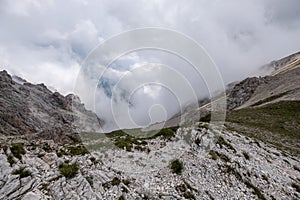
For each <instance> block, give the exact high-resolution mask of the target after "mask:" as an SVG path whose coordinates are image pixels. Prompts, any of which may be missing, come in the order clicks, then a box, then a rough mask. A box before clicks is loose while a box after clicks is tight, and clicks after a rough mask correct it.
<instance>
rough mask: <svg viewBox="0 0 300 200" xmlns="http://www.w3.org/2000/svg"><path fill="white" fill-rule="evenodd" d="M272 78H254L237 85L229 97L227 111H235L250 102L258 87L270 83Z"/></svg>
mask: <svg viewBox="0 0 300 200" xmlns="http://www.w3.org/2000/svg"><path fill="white" fill-rule="evenodd" d="M269 79H270V77H268V76H266V77H252V78H246V79H245V80H243V81H241V82H239V83H238V84H236V85H235V86H234V87H233V89H232V90H231V91H230V92H229V94H228V96H227V109H228V110H233V109H235V108H237V107H239V106H241V105H243V104H244V103H245V102H246V101H248V100H249V99H250V98H251V97H252V95H253V93H254V92H255V90H256V89H257V87H258V86H259V85H260V84H262V83H266V82H268V80H269Z"/></svg>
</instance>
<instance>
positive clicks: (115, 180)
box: [111, 177, 121, 185]
mask: <svg viewBox="0 0 300 200" xmlns="http://www.w3.org/2000/svg"><path fill="white" fill-rule="evenodd" d="M120 183H121V180H120V179H119V178H118V177H114V178H113V180H112V181H111V184H112V185H120Z"/></svg>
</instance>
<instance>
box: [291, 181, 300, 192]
mask: <svg viewBox="0 0 300 200" xmlns="http://www.w3.org/2000/svg"><path fill="white" fill-rule="evenodd" d="M292 187H293V188H295V190H296V191H297V192H299V193H300V186H299V185H297V184H296V183H292Z"/></svg>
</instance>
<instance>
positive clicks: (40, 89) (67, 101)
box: [0, 71, 100, 143]
mask: <svg viewBox="0 0 300 200" xmlns="http://www.w3.org/2000/svg"><path fill="white" fill-rule="evenodd" d="M99 122H100V120H99V119H98V117H97V116H96V115H95V114H93V113H92V112H89V111H87V110H85V109H84V106H83V105H82V104H81V103H80V100H79V98H78V97H76V96H75V95H72V94H70V95H67V96H63V95H61V94H59V93H58V92H54V93H53V92H51V91H50V90H48V89H47V87H46V86H45V85H44V84H37V85H34V84H31V83H28V82H24V81H22V82H21V81H16V79H13V78H12V77H11V76H10V75H9V74H8V73H7V72H6V71H1V72H0V134H2V135H6V136H12V135H14V136H22V135H23V136H24V135H26V136H25V137H31V136H34V137H43V138H44V139H53V140H54V141H56V142H61V143H67V142H72V141H74V140H79V137H78V135H77V133H80V132H81V131H91V130H94V131H95V130H96V129H97V126H99Z"/></svg>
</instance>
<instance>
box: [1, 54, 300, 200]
mask: <svg viewBox="0 0 300 200" xmlns="http://www.w3.org/2000/svg"><path fill="white" fill-rule="evenodd" d="M293 58H295V57H293ZM287 60H288V59H287ZM290 61H291V60H290ZM290 61H288V62H282V63H286V64H282V66H281V67H280V68H278V69H275V71H274V70H272V71H273V73H272V74H270V75H268V76H265V77H249V78H247V79H245V80H243V81H241V82H239V83H237V84H235V85H234V86H231V87H229V89H228V91H227V106H228V107H227V108H228V111H227V116H226V122H225V125H224V126H222V127H215V126H209V123H208V121H209V120H210V116H209V111H210V104H209V103H206V101H205V102H204V105H202V106H201V107H200V108H198V109H196V110H193V111H188V113H186V115H185V119H187V120H188V119H189V115H194V114H196V113H199V112H201V111H203V110H205V112H203V113H204V114H203V115H202V118H201V119H200V121H197V122H194V123H190V124H189V125H187V126H182V127H180V126H178V120H177V121H176V118H174V119H172V120H173V121H169V122H168V126H167V127H165V128H163V129H161V130H159V131H157V132H154V133H153V132H152V131H153V129H151V128H149V129H148V132H147V131H146V132H145V130H143V129H131V130H118V131H114V132H111V133H106V134H95V133H93V132H94V131H96V130H97V126H98V125H99V121H100V123H101V120H100V119H99V118H98V117H96V116H95V114H93V113H92V112H90V111H87V110H86V109H85V108H84V106H83V105H82V104H81V103H80V100H79V99H78V98H77V97H76V96H75V95H67V96H65V97H64V96H62V95H60V94H59V93H52V92H51V91H49V90H48V89H47V88H46V86H44V85H33V84H30V83H28V82H26V81H25V80H23V79H21V78H17V79H16V78H12V77H11V76H10V75H8V74H7V73H6V72H5V71H2V72H1V73H0V86H1V87H0V90H1V93H0V94H1V96H0V105H1V107H0V120H1V121H0V123H1V127H0V128H1V129H0V130H1V135H0V142H1V143H0V147H1V148H0V163H1V165H0V199H25V200H28V199H32V200H34V199H55V200H62V199H95V200H98V199H128V200H130V199H299V198H300V167H299V166H300V159H299V155H300V154H299V153H300V151H299V149H300V146H299V144H300V135H299V133H300V115H299V113H300V96H299V80H300V79H299V77H300V76H299V70H300V68H299V67H298V65H294V64H292V65H291V62H292V63H296V62H293V61H291V62H290ZM278 66H279V65H278ZM17 80H18V81H17ZM71 100H72V103H70V102H71ZM176 117H181V116H176ZM78 119H80V120H78ZM96 125H97V126H96ZM156 125H159V124H156ZM156 125H155V126H156ZM150 130H152V131H150ZM82 132H85V133H84V134H80V136H81V137H80V141H79V139H74V137H77V136H79V135H78V133H82ZM149 132H150V134H148V133H149ZM42 133H43V134H42ZM76 135H77V136H76ZM137 136H139V137H137ZM145 136H148V137H145Z"/></svg>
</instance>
